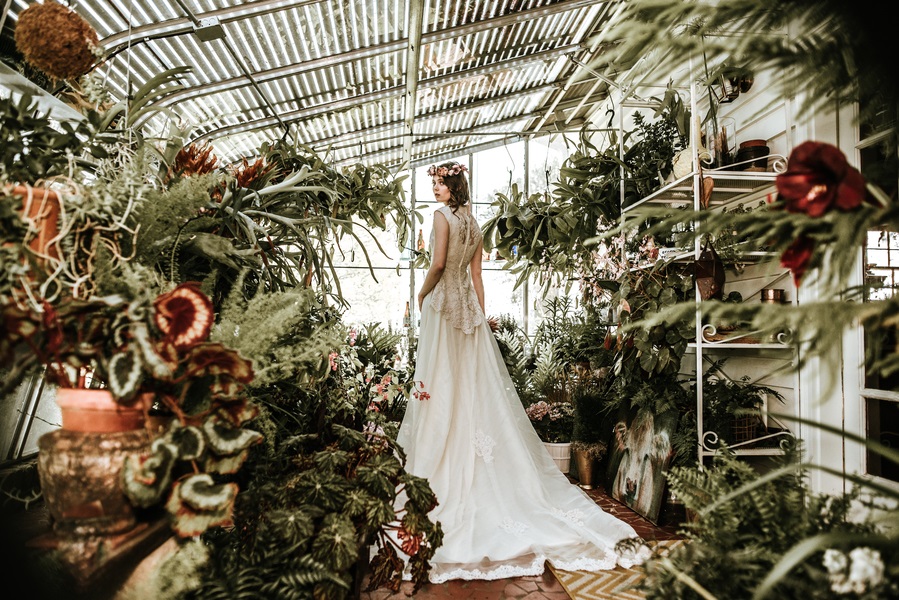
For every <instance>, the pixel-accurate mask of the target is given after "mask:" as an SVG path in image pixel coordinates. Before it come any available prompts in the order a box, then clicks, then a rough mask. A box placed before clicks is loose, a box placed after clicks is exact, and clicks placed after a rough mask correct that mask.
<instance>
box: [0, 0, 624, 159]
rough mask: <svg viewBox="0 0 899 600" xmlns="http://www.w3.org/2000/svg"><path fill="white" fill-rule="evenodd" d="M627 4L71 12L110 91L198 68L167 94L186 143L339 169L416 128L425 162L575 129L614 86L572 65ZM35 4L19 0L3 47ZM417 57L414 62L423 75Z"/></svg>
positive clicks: (172, 0)
mask: <svg viewBox="0 0 899 600" xmlns="http://www.w3.org/2000/svg"><path fill="white" fill-rule="evenodd" d="M619 3H620V2H619V1H618V0H615V1H609V2H600V1H597V0H499V1H491V0H405V1H404V0H329V1H325V0H322V1H316V0H294V1H286V0H281V1H277V0H255V1H249V2H240V1H237V0H78V1H77V2H73V4H72V7H73V8H74V9H75V10H76V12H78V13H79V14H80V15H81V16H83V17H84V18H85V19H86V20H87V21H89V22H90V23H91V24H92V25H93V26H94V27H95V29H96V30H97V33H98V35H99V37H100V40H101V45H102V47H103V49H104V50H105V52H106V59H105V61H104V62H103V63H102V64H100V65H99V66H98V69H100V72H102V73H103V74H104V75H105V76H106V77H107V81H108V85H109V87H110V89H111V90H112V91H113V93H114V94H116V95H117V96H119V97H122V96H124V95H125V94H127V91H128V90H129V89H132V90H133V89H136V88H137V87H139V86H140V85H142V84H143V83H144V82H146V81H147V80H148V79H150V78H152V77H153V76H154V75H156V74H158V73H159V72H161V71H163V70H165V69H169V68H172V67H176V66H182V65H187V66H190V67H192V71H191V72H190V73H188V74H185V75H184V76H182V77H181V79H180V82H181V83H182V84H183V85H184V86H185V89H184V90H183V91H180V92H176V93H173V94H171V95H170V96H168V97H167V98H166V99H165V101H164V104H165V105H166V106H167V107H169V108H170V109H171V110H172V111H173V112H174V113H175V114H177V115H179V117H180V118H181V119H182V120H183V121H184V122H186V123H190V124H192V125H193V130H192V132H191V140H192V141H198V142H203V141H208V142H209V143H211V144H212V145H213V146H214V147H215V151H216V154H217V155H218V156H219V158H220V160H222V161H224V162H236V161H238V160H240V159H241V158H243V157H252V156H253V155H255V153H256V152H257V149H258V148H259V146H260V145H261V144H262V143H263V142H265V141H271V140H274V139H279V138H282V137H286V138H287V139H291V140H295V141H297V142H300V143H304V144H307V145H309V146H311V147H313V148H315V149H316V150H317V151H319V152H320V153H323V154H327V155H328V156H329V159H330V160H332V161H333V162H335V163H337V164H340V163H349V162H356V161H361V162H365V163H373V162H379V163H385V164H388V165H392V166H399V165H400V164H402V162H403V160H404V141H405V140H406V139H407V137H408V135H407V134H409V133H411V136H412V140H413V142H412V144H411V157H410V158H411V160H412V162H413V164H421V163H424V162H432V161H435V160H438V159H440V158H443V157H449V156H453V155H458V154H460V153H465V152H469V151H472V150H475V149H478V148H484V147H489V146H491V145H495V144H501V143H504V142H505V143H508V142H509V141H510V140H517V139H520V138H521V137H522V136H524V135H532V134H534V132H536V131H538V130H551V131H556V130H559V129H569V130H570V129H576V128H577V127H578V125H579V124H581V123H583V122H585V120H587V119H588V118H589V116H590V115H591V113H592V111H593V107H594V106H595V105H596V104H597V103H598V102H600V101H601V100H602V99H603V98H604V97H605V96H606V95H607V85H606V83H604V82H603V81H602V80H599V79H595V78H594V76H593V75H592V74H590V73H589V72H588V71H587V70H584V69H581V68H580V67H579V66H578V65H577V64H576V63H577V62H583V63H587V62H589V61H590V59H591V57H592V55H593V54H594V53H595V52H596V51H597V49H599V48H600V47H599V46H598V43H597V41H596V40H597V39H598V38H597V34H599V33H600V32H601V31H602V30H603V28H604V27H605V26H606V25H607V23H608V21H609V19H610V18H612V16H613V15H614V13H615V11H616V9H617V7H618V5H619ZM28 4H30V3H29V2H25V1H24V0H11V2H10V4H9V11H8V13H7V15H6V18H5V20H4V28H3V38H4V39H5V40H6V42H7V43H6V44H4V46H8V45H9V40H10V39H11V38H12V35H13V28H14V26H15V21H16V18H17V15H18V14H19V13H21V11H22V10H24V9H25V8H26V7H27V6H28ZM413 9H416V10H418V9H420V15H421V36H420V44H419V45H418V47H415V40H416V39H417V38H418V36H411V39H410V35H409V28H410V27H409V23H410V22H411V20H410V19H411V16H412V14H413ZM217 34H218V35H221V36H222V37H219V38H217V39H208V41H203V40H202V39H201V38H209V37H213V38H215V36H216V35H217ZM410 44H411V45H412V46H413V47H412V48H410ZM409 57H415V58H417V60H418V65H417V70H416V71H414V72H410V71H409V70H408V69H407V61H408V60H409ZM410 77H411V78H410ZM410 85H411V88H410ZM409 89H414V90H415V102H414V115H408V114H407V109H406V106H407V104H406V94H407V91H408V90H409ZM410 105H411V103H410ZM410 116H414V119H413V120H412V121H411V131H410V128H409V119H408V117H410ZM158 126H159V127H162V123H159V124H158ZM407 150H408V149H407Z"/></svg>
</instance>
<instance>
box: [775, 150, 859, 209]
mask: <svg viewBox="0 0 899 600" xmlns="http://www.w3.org/2000/svg"><path fill="white" fill-rule="evenodd" d="M777 193H778V199H779V200H783V201H784V202H785V204H786V209H787V210H788V211H789V212H793V213H805V214H807V215H808V216H810V217H820V216H821V215H823V214H824V213H826V212H828V211H829V210H831V209H832V208H837V209H839V210H843V211H848V210H853V209H855V208H858V206H859V205H861V203H862V202H863V201H864V200H865V194H866V191H865V179H864V177H862V175H861V173H859V172H858V170H857V169H855V168H854V167H851V166H850V165H849V163H848V162H846V156H845V155H844V154H843V153H842V152H841V151H840V149H839V148H837V147H836V146H832V145H830V144H824V143H821V142H803V143H802V144H799V145H798V146H796V148H795V149H794V150H793V152H792V153H791V154H790V158H789V160H788V161H787V170H786V172H785V173H782V174H781V175H778V176H777Z"/></svg>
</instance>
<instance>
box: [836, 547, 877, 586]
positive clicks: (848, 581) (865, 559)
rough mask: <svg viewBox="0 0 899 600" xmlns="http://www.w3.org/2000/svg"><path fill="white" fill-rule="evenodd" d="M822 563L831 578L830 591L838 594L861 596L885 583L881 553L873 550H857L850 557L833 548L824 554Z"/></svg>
mask: <svg viewBox="0 0 899 600" xmlns="http://www.w3.org/2000/svg"><path fill="white" fill-rule="evenodd" d="M822 562H823V564H824V568H825V569H827V573H828V576H829V578H830V589H831V590H832V591H834V592H836V593H837V594H843V595H846V594H853V595H856V596H860V595H862V594H865V593H867V592H869V591H871V590H873V589H876V588H877V587H878V586H880V584H881V583H883V570H884V565H883V560H882V559H881V558H880V552H878V551H877V550H874V549H872V548H855V549H854V550H852V551H851V552H850V553H849V556H848V557H847V556H846V555H845V554H843V553H842V552H840V551H839V550H834V549H833V548H831V549H828V550H827V551H825V552H824V559H823V561H822ZM847 571H848V572H847Z"/></svg>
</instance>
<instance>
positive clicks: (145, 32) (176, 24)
mask: <svg viewBox="0 0 899 600" xmlns="http://www.w3.org/2000/svg"><path fill="white" fill-rule="evenodd" d="M322 1H323V0H294V1H292V2H285V1H284V0H256V1H255V2H254V1H252V0H251V1H250V2H240V3H237V4H235V5H233V6H227V7H224V8H218V9H216V10H210V11H207V12H204V13H200V14H197V15H194V16H195V17H196V19H197V20H205V19H209V18H213V17H214V18H217V19H218V20H219V22H220V23H232V22H234V21H241V20H243V19H247V18H249V17H258V16H261V15H268V14H272V13H276V12H280V11H282V10H290V9H292V8H301V7H303V6H305V5H307V4H319V3H320V2H322ZM193 32H194V22H193V21H192V20H191V18H190V17H178V18H175V19H168V20H166V21H160V22H158V23H147V24H146V25H141V26H139V27H132V28H131V29H130V30H125V31H122V32H120V33H114V34H112V35H110V36H107V37H105V38H103V39H102V40H100V45H101V46H102V47H104V48H108V49H109V51H111V52H113V53H115V52H118V51H119V50H120V48H119V46H127V45H128V38H129V37H131V43H132V45H133V44H134V43H135V42H136V41H140V40H144V39H148V40H149V39H153V38H156V37H159V36H166V37H168V36H171V35H187V34H189V33H193Z"/></svg>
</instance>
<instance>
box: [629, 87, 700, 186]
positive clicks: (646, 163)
mask: <svg viewBox="0 0 899 600" xmlns="http://www.w3.org/2000/svg"><path fill="white" fill-rule="evenodd" d="M681 105H682V104H681ZM688 112H689V111H688ZM657 116H659V118H657V119H654V120H653V121H651V122H650V121H648V120H647V119H646V117H645V116H644V115H643V113H641V112H635V113H634V126H635V128H636V129H635V131H636V134H637V135H638V139H639V143H637V144H634V147H633V148H632V149H631V150H630V151H629V152H627V153H626V158H625V160H626V161H627V162H628V163H630V164H631V165H632V166H633V174H632V175H631V177H630V178H629V183H630V184H631V185H633V186H634V187H635V191H636V198H635V199H639V198H642V197H644V196H647V195H649V194H651V193H652V192H654V191H655V190H656V189H658V188H659V187H660V186H661V184H662V181H664V180H665V178H666V177H668V175H669V174H670V173H671V169H672V164H671V163H672V159H673V158H674V155H675V153H676V152H678V151H679V150H683V149H684V146H685V144H684V140H683V139H682V138H681V137H680V135H679V131H678V124H677V123H676V121H675V120H674V118H673V117H672V116H671V111H665V112H662V113H657Z"/></svg>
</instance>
